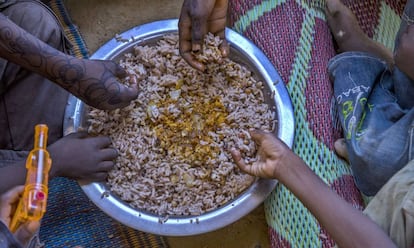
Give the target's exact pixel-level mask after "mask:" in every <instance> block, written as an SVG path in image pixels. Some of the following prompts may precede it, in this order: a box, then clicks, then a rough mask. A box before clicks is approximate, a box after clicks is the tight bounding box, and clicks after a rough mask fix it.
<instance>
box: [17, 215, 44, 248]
mask: <svg viewBox="0 0 414 248" xmlns="http://www.w3.org/2000/svg"><path fill="white" fill-rule="evenodd" d="M39 227H40V221H28V222H26V223H24V224H23V225H21V226H20V227H19V228H18V229H17V230H16V232H15V233H14V236H15V238H16V239H17V240H18V241H19V242H20V243H21V244H22V245H23V246H26V245H27V243H28V242H29V241H30V240H31V239H32V238H33V236H34V235H35V234H36V232H37V231H38V230H39Z"/></svg>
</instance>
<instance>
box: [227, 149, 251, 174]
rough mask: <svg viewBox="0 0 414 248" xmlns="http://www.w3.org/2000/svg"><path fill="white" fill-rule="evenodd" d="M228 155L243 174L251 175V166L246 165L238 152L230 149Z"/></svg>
mask: <svg viewBox="0 0 414 248" xmlns="http://www.w3.org/2000/svg"><path fill="white" fill-rule="evenodd" d="M230 154H231V156H232V158H233V160H234V163H235V164H236V165H237V166H238V167H239V168H240V169H241V170H242V171H244V172H246V173H249V174H250V173H251V166H250V165H248V164H246V162H245V161H244V159H243V158H242V156H241V154H240V151H239V150H237V149H235V148H232V149H231V150H230Z"/></svg>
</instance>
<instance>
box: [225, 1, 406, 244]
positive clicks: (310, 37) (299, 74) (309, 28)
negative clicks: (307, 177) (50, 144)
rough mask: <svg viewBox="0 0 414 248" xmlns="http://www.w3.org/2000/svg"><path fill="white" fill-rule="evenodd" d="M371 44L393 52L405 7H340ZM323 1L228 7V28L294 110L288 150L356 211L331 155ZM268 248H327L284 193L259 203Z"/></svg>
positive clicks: (356, 198)
mask: <svg viewBox="0 0 414 248" xmlns="http://www.w3.org/2000/svg"><path fill="white" fill-rule="evenodd" d="M343 2H344V3H345V4H346V5H348V6H349V7H350V8H351V10H353V11H354V13H355V14H356V16H357V18H358V20H359V23H360V25H361V26H362V29H363V30H364V31H365V32H366V33H367V34H368V36H369V37H371V38H373V39H375V40H377V41H379V42H381V43H383V44H384V45H385V46H387V47H388V48H390V49H392V48H393V44H394V38H395V34H396V32H397V30H398V27H399V23H400V16H401V14H402V11H403V7H404V5H405V2H406V1H405V0H400V1H399V0H364V1H361V0H354V1H343ZM324 8H325V1H324V0H320V1H316V0H315V1H312V0H307V1H303V0H302V1H300V0H284V1H283V0H267V1H266V0H250V1H245V0H233V1H230V9H229V11H230V24H231V26H232V27H233V28H234V29H235V30H236V31H237V32H239V33H241V34H243V35H245V36H246V37H248V38H249V39H251V40H252V41H253V42H254V43H255V44H256V45H257V46H258V47H260V48H261V49H262V50H263V51H264V52H265V54H266V55H267V56H268V57H269V58H270V60H271V61H272V63H273V64H274V65H275V67H276V68H277V70H278V71H279V73H280V75H281V77H282V79H283V81H284V82H285V84H286V87H287V89H288V91H289V94H290V97H291V99H292V102H293V107H294V115H295V121H296V127H295V140H294V146H293V150H294V152H295V153H296V154H298V155H299V156H300V157H301V158H302V159H303V160H304V161H305V162H306V163H307V164H308V165H309V166H310V168H312V170H313V171H314V172H315V173H316V174H317V175H318V176H320V177H321V178H322V179H323V180H324V181H325V182H326V183H327V184H328V185H330V186H331V187H332V189H334V190H335V191H336V192H337V193H338V194H339V195H340V196H342V197H343V198H344V199H346V200H347V201H348V202H350V203H351V204H352V205H353V206H355V207H356V208H358V209H361V210H362V209H363V207H364V204H363V199H362V197H361V194H360V192H359V191H358V189H357V188H356V186H355V184H354V181H353V177H352V175H351V171H350V168H349V166H348V164H347V163H345V162H344V161H343V160H341V159H339V158H338V157H337V156H336V154H335V153H334V151H333V146H334V141H335V140H336V139H338V138H340V137H341V128H340V126H339V122H338V118H337V114H336V113H335V107H334V99H333V97H332V85H331V82H330V81H329V78H328V74H327V63H328V61H329V59H330V58H332V56H334V55H335V50H334V47H335V46H334V44H333V41H332V36H331V33H330V31H329V28H328V26H327V23H326V20H325V14H324ZM265 213H266V220H267V222H268V225H269V235H270V241H271V245H272V247H332V246H334V242H333V241H332V239H331V238H330V237H329V235H328V234H327V233H326V231H325V230H324V229H322V228H321V227H320V225H319V224H318V222H317V221H316V219H315V218H314V217H313V216H312V215H311V214H310V213H309V212H308V210H307V209H306V208H305V207H304V206H303V205H302V204H301V203H300V202H299V201H298V200H297V199H296V198H295V196H293V195H292V194H291V193H290V192H289V191H288V190H287V189H286V188H285V187H283V186H282V185H278V187H277V188H276V190H275V191H274V192H273V193H272V194H271V195H270V197H269V198H268V199H267V200H266V202H265Z"/></svg>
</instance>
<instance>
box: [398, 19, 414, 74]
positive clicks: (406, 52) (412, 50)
mask: <svg viewBox="0 0 414 248" xmlns="http://www.w3.org/2000/svg"><path fill="white" fill-rule="evenodd" d="M394 59H395V65H396V66H397V67H398V69H400V70H401V71H402V72H404V73H405V74H407V76H408V77H410V78H411V79H412V80H414V63H413V60H414V25H408V26H407V30H406V31H405V32H404V33H402V34H401V37H400V44H399V45H398V48H397V50H396V51H395V57H394Z"/></svg>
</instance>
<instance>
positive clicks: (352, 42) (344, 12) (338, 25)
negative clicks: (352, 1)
mask: <svg viewBox="0 0 414 248" xmlns="http://www.w3.org/2000/svg"><path fill="white" fill-rule="evenodd" d="M326 19H327V21H328V25H329V28H330V29H331V32H332V34H333V36H334V38H335V40H336V42H337V44H338V47H339V52H346V51H359V52H367V53H370V54H372V55H374V56H376V57H379V58H381V59H383V60H385V61H386V62H387V63H388V64H389V65H393V64H394V62H393V55H392V52H391V51H390V50H388V49H387V48H386V47H385V46H383V45H382V44H380V43H378V42H376V41H374V40H372V39H370V38H369V37H368V36H367V35H366V34H365V33H364V31H362V29H361V27H360V26H359V24H358V20H357V19H356V17H355V15H354V14H353V13H352V11H351V10H350V9H349V8H348V7H347V6H345V5H344V4H343V3H342V2H341V1H340V0H326Z"/></svg>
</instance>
